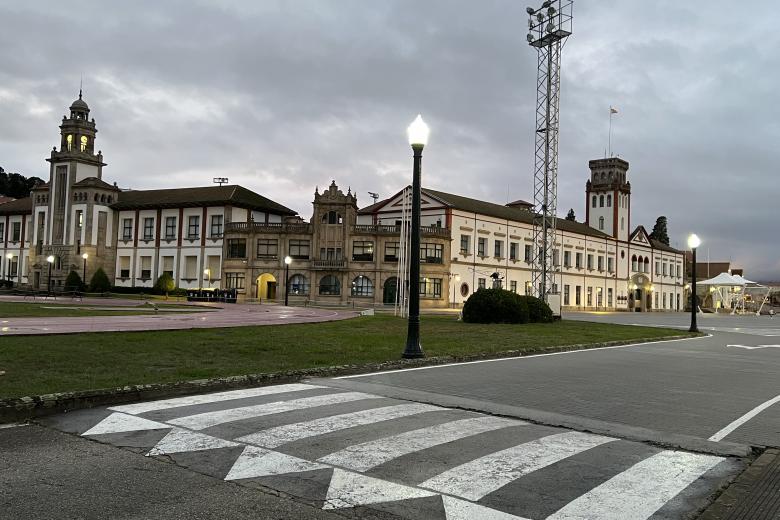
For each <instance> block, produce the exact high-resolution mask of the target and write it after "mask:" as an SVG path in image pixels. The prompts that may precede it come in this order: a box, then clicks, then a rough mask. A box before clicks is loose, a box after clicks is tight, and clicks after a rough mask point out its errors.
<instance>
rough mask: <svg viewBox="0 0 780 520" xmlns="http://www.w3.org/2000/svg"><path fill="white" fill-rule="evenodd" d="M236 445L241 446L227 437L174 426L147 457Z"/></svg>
mask: <svg viewBox="0 0 780 520" xmlns="http://www.w3.org/2000/svg"><path fill="white" fill-rule="evenodd" d="M234 446H241V445H240V444H238V443H237V442H231V441H226V440H225V439H218V438H217V437H212V436H211V435H205V434H203V433H195V432H190V431H187V430H182V429H179V428H174V429H173V430H171V431H170V432H168V435H166V436H165V437H163V438H162V439H161V440H160V442H158V443H157V444H156V445H155V446H154V448H152V449H151V450H150V451H149V453H147V454H146V456H147V457H153V456H156V455H167V454H170V453H184V452H187V451H205V450H213V449H217V448H232V447H234Z"/></svg>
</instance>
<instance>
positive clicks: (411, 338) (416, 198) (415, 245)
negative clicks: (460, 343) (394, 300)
mask: <svg viewBox="0 0 780 520" xmlns="http://www.w3.org/2000/svg"><path fill="white" fill-rule="evenodd" d="M406 133H407V135H408V137H409V144H410V145H411V146H412V151H413V152H414V168H413V171H412V237H411V238H412V240H411V243H410V247H411V248H412V251H411V253H412V254H411V257H410V261H409V328H408V331H407V334H406V348H405V349H404V353H403V357H404V358H407V359H409V358H421V357H424V356H425V354H424V353H423V350H422V347H421V346H420V192H421V186H420V182H421V181H420V177H421V174H420V169H421V165H422V151H423V148H425V145H426V144H427V143H428V135H429V134H430V129H429V128H428V125H426V124H425V121H423V119H422V116H421V115H418V116H417V119H415V120H414V122H412V124H411V125H409V128H408V129H407V130H406Z"/></svg>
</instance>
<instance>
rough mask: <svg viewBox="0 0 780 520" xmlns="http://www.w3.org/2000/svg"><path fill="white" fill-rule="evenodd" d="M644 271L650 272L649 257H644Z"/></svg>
mask: <svg viewBox="0 0 780 520" xmlns="http://www.w3.org/2000/svg"><path fill="white" fill-rule="evenodd" d="M645 272H646V273H649V272H650V259H649V258H645Z"/></svg>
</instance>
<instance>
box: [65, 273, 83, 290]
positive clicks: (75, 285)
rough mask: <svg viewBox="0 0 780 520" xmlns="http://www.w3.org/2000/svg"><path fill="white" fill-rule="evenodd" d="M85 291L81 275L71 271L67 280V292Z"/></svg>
mask: <svg viewBox="0 0 780 520" xmlns="http://www.w3.org/2000/svg"><path fill="white" fill-rule="evenodd" d="M83 289H84V282H82V281H81V277H80V276H79V273H77V272H76V271H71V272H69V273H68V277H67V278H65V290H66V291H68V290H70V291H81V290H83Z"/></svg>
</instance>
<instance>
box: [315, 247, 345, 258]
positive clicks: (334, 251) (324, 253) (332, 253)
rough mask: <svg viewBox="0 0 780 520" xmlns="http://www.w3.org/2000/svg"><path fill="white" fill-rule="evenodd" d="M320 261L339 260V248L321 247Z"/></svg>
mask: <svg viewBox="0 0 780 520" xmlns="http://www.w3.org/2000/svg"><path fill="white" fill-rule="evenodd" d="M320 260H341V248H340V247H328V248H325V247H321V248H320Z"/></svg>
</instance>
